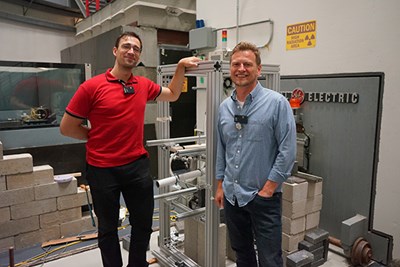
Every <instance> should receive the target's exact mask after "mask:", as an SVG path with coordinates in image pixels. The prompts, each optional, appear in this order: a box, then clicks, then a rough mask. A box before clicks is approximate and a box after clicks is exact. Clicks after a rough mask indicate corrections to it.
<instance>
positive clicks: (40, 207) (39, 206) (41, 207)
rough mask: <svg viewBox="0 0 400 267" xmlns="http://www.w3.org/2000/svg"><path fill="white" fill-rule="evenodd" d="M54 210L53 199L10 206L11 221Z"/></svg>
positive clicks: (54, 200)
mask: <svg viewBox="0 0 400 267" xmlns="http://www.w3.org/2000/svg"><path fill="white" fill-rule="evenodd" d="M56 210H57V201H56V199H55V198H51V199H43V200H36V201H32V202H27V203H23V204H18V205H15V206H11V219H13V220H15V219H21V218H27V217H30V216H34V215H40V214H43V213H48V212H52V211H56Z"/></svg>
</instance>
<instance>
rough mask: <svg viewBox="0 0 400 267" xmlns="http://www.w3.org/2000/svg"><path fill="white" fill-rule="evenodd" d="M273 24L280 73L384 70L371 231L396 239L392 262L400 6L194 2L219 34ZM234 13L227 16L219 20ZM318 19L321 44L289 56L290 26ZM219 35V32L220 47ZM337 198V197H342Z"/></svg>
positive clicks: (399, 225) (258, 34)
mask: <svg viewBox="0 0 400 267" xmlns="http://www.w3.org/2000/svg"><path fill="white" fill-rule="evenodd" d="M236 3H239V10H240V11H239V16H238V24H240V25H241V24H247V23H253V22H259V21H264V20H267V19H271V20H273V22H274V32H273V38H272V41H271V42H270V44H269V45H268V46H267V47H265V48H262V49H261V50H262V60H263V63H266V64H279V65H280V66H281V74H282V75H306V74H328V73H349V72H384V73H385V85H384V86H385V88H384V95H383V113H382V124H381V132H380V144H379V147H380V151H379V163H378V173H377V186H376V198H375V206H374V207H373V208H374V215H375V216H374V218H373V228H374V229H375V230H379V231H382V232H384V233H387V234H390V235H392V236H393V238H394V249H393V257H394V258H398V257H400V212H397V210H396V211H395V210H394V209H393V208H392V207H395V205H396V204H395V203H399V202H400V186H399V182H398V177H399V168H398V151H399V150H400V141H399V139H398V136H399V135H400V126H399V125H400V124H399V123H398V121H399V120H398V114H399V112H400V106H399V105H398V99H399V98H400V90H398V85H399V84H400V76H399V75H398V73H399V67H398V62H399V53H398V49H397V45H398V43H399V42H400V34H399V30H398V25H399V23H400V17H399V16H398V10H399V9H400V2H399V1H396V0H388V1H375V0H355V1H345V0H338V1H318V0H309V1H280V2H279V1H271V0H242V1H240V0H238V1H228V0H221V1H213V0H202V1H197V7H196V11H197V19H204V21H205V25H206V26H210V27H213V28H216V29H220V28H228V27H231V26H235V25H236V24H237V16H236V14H237V12H236V10H237V6H236ZM222 10H224V12H223V14H230V15H229V16H222V15H221V14H222V13H221V12H222ZM310 20H316V22H317V40H316V46H315V47H314V48H307V49H299V50H291V51H287V50H286V26H287V25H290V24H295V23H299V22H305V21H310ZM270 34H271V28H270V26H269V24H268V23H261V24H259V25H253V26H248V27H243V28H240V31H239V41H240V40H247V41H251V42H253V43H255V44H257V45H259V46H263V45H264V44H265V43H267V42H268V39H269V36H270ZM220 38H221V31H218V42H219V40H220ZM236 41H237V40H236V29H233V30H229V31H228V44H227V45H228V47H231V48H232V47H233V46H234V45H235V44H236ZM338 193H339V192H338Z"/></svg>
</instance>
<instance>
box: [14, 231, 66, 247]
mask: <svg viewBox="0 0 400 267" xmlns="http://www.w3.org/2000/svg"><path fill="white" fill-rule="evenodd" d="M58 238H61V235H60V227H59V226H58V225H55V226H53V227H51V228H47V229H40V230H37V231H33V232H29V233H23V234H19V235H17V236H15V248H17V249H20V248H26V247H31V246H33V245H36V244H41V243H43V242H46V241H49V240H53V239H58Z"/></svg>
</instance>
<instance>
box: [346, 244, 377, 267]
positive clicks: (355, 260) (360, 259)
mask: <svg viewBox="0 0 400 267" xmlns="http://www.w3.org/2000/svg"><path fill="white" fill-rule="evenodd" d="M350 257H351V263H352V264H353V266H367V265H368V263H370V261H371V258H372V249H371V245H370V244H369V243H368V241H367V240H365V239H364V238H362V237H360V238H358V239H357V240H356V241H355V242H354V245H353V247H352V249H351V255H350Z"/></svg>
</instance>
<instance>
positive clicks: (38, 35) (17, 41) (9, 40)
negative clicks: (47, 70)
mask: <svg viewBox="0 0 400 267" xmlns="http://www.w3.org/2000/svg"><path fill="white" fill-rule="evenodd" d="M0 40H1V42H0V60H10V61H33V62H55V63H60V62H61V56H60V51H61V50H62V49H65V48H67V47H69V46H71V45H73V44H74V43H75V34H74V33H72V32H66V31H57V30H51V29H46V28H43V27H38V26H29V25H28V24H25V23H18V22H12V21H8V20H5V19H0Z"/></svg>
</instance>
